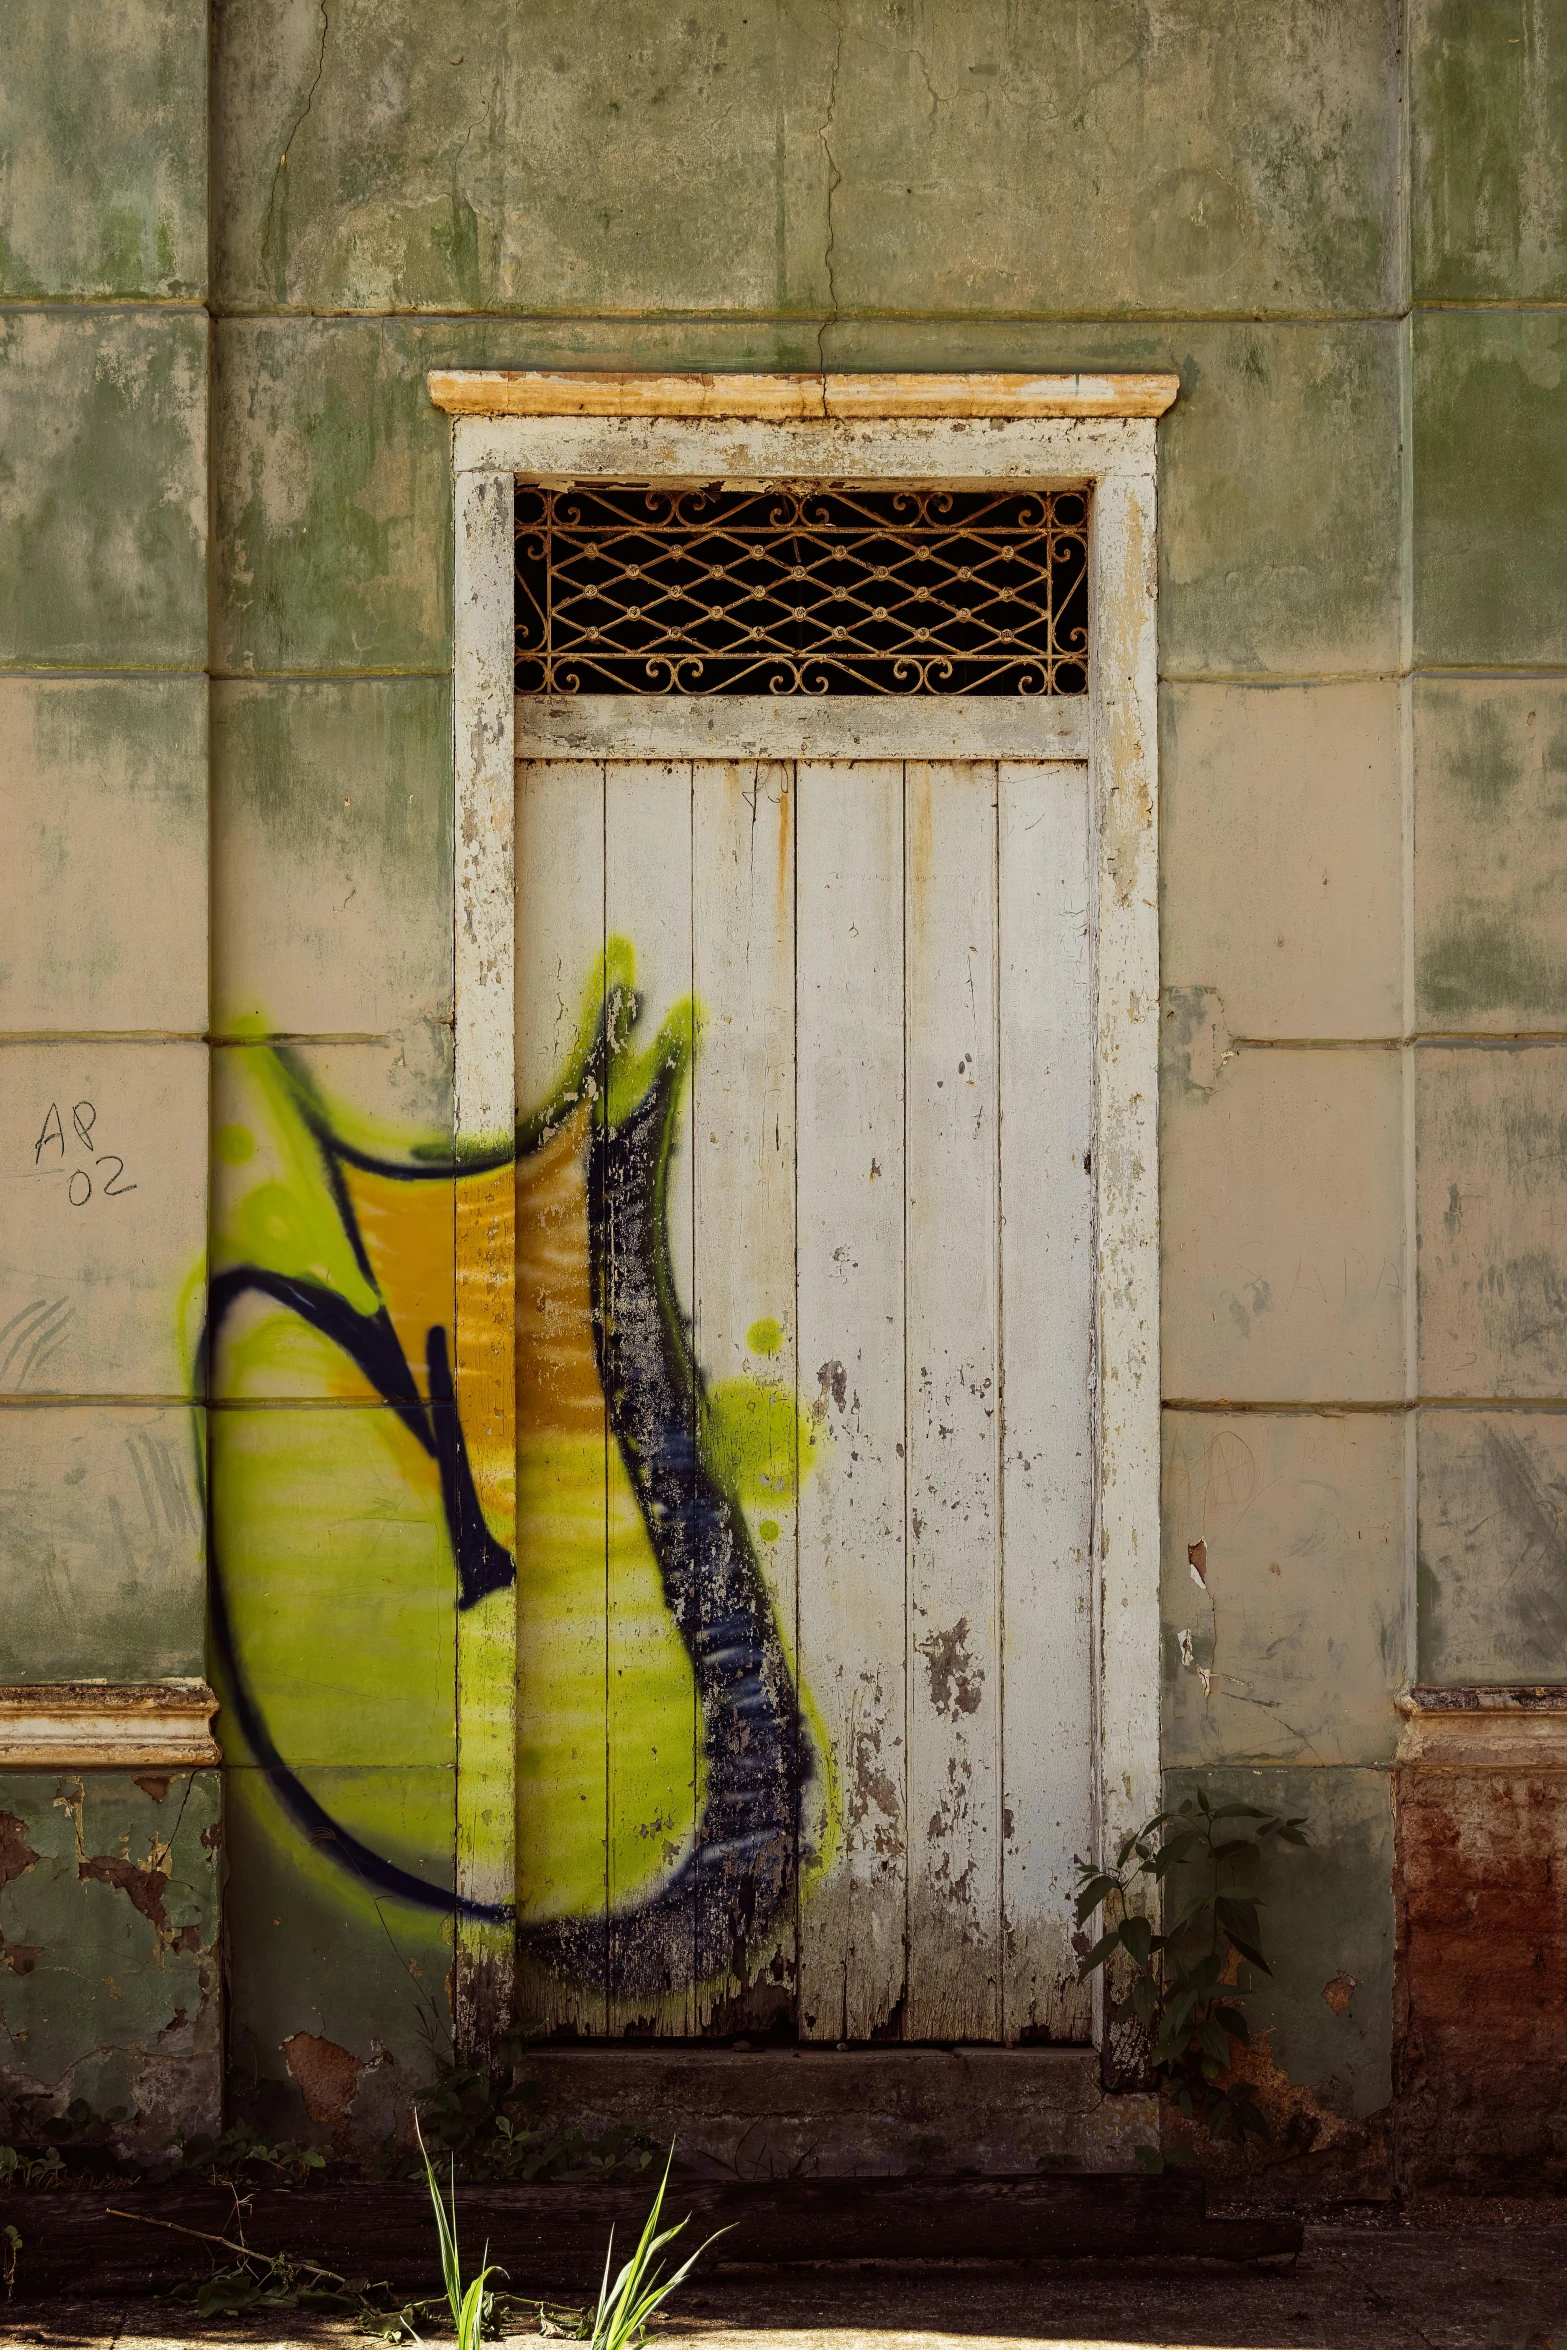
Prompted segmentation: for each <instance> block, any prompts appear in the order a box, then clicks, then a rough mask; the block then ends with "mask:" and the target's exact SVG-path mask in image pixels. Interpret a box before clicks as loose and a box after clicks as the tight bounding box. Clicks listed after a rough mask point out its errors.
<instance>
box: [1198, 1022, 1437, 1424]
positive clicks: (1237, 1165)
mask: <svg viewBox="0 0 1567 2350" xmlns="http://www.w3.org/2000/svg"><path fill="white" fill-rule="evenodd" d="M1180 1009H1181V1007H1180V1006H1179V1004H1175V1005H1171V1004H1169V1003H1167V1004H1166V1006H1165V1020H1164V1027H1165V1055H1164V1073H1163V1089H1162V1098H1161V1223H1162V1230H1163V1298H1162V1316H1163V1332H1164V1388H1165V1393H1166V1395H1167V1396H1170V1397H1175V1398H1181V1399H1186V1398H1192V1399H1199V1398H1200V1399H1204V1400H1207V1399H1212V1400H1215V1401H1219V1400H1235V1401H1240V1402H1257V1403H1263V1402H1274V1401H1278V1402H1283V1401H1303V1402H1312V1401H1318V1400H1320V1401H1341V1402H1366V1403H1371V1402H1392V1401H1395V1400H1397V1399H1398V1398H1399V1397H1400V1396H1401V1395H1402V1392H1403V1377H1404V1295H1403V1245H1404V1243H1403V1228H1404V1211H1403V1173H1402V1161H1403V1114H1402V1095H1401V1081H1400V1071H1399V1065H1398V1059H1397V1056H1396V1055H1395V1054H1393V1053H1388V1052H1379V1051H1376V1050H1365V1051H1354V1050H1349V1051H1339V1052H1333V1051H1298V1052H1296V1051H1285V1052H1270V1051H1265V1050H1256V1049H1244V1050H1241V1051H1240V1052H1238V1053H1236V1054H1234V1055H1233V1056H1232V1057H1230V1058H1227V1059H1221V1060H1220V1061H1218V1062H1217V1064H1215V1063H1214V1061H1213V1059H1212V1057H1211V1054H1209V1055H1207V1056H1206V1057H1205V1058H1200V1059H1196V1060H1194V1059H1193V1058H1192V1057H1191V1056H1190V1055H1189V1054H1183V1053H1182V1052H1181V1051H1180V1049H1179V1046H1178V1044H1177V1045H1175V1046H1173V1047H1172V1035H1175V1036H1178V1035H1179V1031H1180V1029H1181V1022H1180V1021H1179V1019H1178V1018H1176V1017H1175V1015H1176V1014H1177V1013H1178V1012H1179V1011H1180Z"/></svg>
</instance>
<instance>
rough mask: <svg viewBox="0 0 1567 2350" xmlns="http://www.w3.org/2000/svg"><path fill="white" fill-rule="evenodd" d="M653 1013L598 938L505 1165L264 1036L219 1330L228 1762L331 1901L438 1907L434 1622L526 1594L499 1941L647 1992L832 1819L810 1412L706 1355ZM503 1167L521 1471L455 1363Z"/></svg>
mask: <svg viewBox="0 0 1567 2350" xmlns="http://www.w3.org/2000/svg"><path fill="white" fill-rule="evenodd" d="M640 1011H641V1006H640V1003H639V999H638V995H637V990H636V986H635V960H634V955H633V951H632V949H631V947H630V946H629V945H628V944H627V943H626V942H624V941H621V940H614V941H611V942H610V944H609V945H608V947H607V949H606V951H605V954H604V956H603V960H602V965H601V967H600V968H599V969H598V970H597V971H596V972H595V973H594V974H593V977H592V980H591V983H590V984H589V985H588V987H587V989H586V992H585V997H584V1004H583V1011H582V1017H581V1021H580V1024H579V1027H578V1032H577V1036H576V1039H575V1042H574V1045H573V1047H572V1049H571V1051H570V1053H569V1055H568V1056H567V1061H566V1066H565V1067H563V1068H562V1069H561V1070H560V1071H559V1073H558V1076H557V1080H556V1082H555V1084H554V1085H553V1086H552V1088H551V1091H550V1094H549V1098H548V1099H547V1100H546V1101H544V1102H543V1103H541V1104H539V1105H537V1106H534V1107H532V1108H530V1109H529V1110H528V1111H527V1113H526V1114H525V1115H524V1116H523V1118H522V1119H521V1120H520V1122H519V1126H518V1130H517V1136H516V1146H515V1150H514V1151H508V1152H506V1153H504V1154H501V1153H497V1154H494V1155H493V1156H490V1157H488V1158H481V1157H471V1158H465V1159H463V1160H461V1161H460V1162H454V1160H453V1157H452V1154H451V1146H450V1140H449V1137H448V1138H437V1137H429V1136H424V1137H419V1136H415V1137H412V1138H410V1137H408V1136H406V1135H391V1134H388V1133H387V1132H386V1131H385V1130H384V1129H372V1128H371V1127H369V1126H368V1125H367V1124H366V1123H365V1122H364V1121H363V1120H361V1119H358V1118H356V1117H355V1116H354V1115H353V1114H352V1113H351V1112H350V1111H349V1110H348V1109H347V1108H346V1107H345V1106H344V1104H343V1103H342V1102H340V1101H338V1100H335V1099H331V1098H329V1096H328V1092H327V1089H326V1088H325V1087H324V1086H323V1084H322V1083H321V1082H320V1081H319V1079H318V1077H317V1076H316V1075H313V1074H312V1073H311V1071H309V1070H308V1069H307V1068H306V1067H305V1066H304V1065H303V1063H302V1062H301V1061H300V1060H299V1059H298V1058H297V1057H296V1056H294V1055H293V1054H291V1053H290V1052H289V1051H288V1050H286V1049H281V1048H276V1047H272V1046H267V1045H264V1044H259V1043H258V1044H255V1045H252V1046H250V1047H249V1048H248V1049H242V1050H236V1051H234V1052H232V1053H230V1054H227V1055H225V1062H226V1064H227V1065H228V1066H227V1069H226V1085H227V1089H228V1093H229V1096H230V1098H229V1100H228V1101H227V1102H226V1105H225V1113H224V1116H223V1118H222V1122H221V1123H220V1126H219V1130H218V1134H217V1137H216V1155H217V1159H218V1163H219V1180H218V1191H219V1201H220V1212H219V1224H218V1232H217V1235H216V1241H217V1245H216V1250H215V1268H214V1273H213V1278H212V1283H211V1290H210V1303H209V1310H208V1321H207V1327H206V1331H205V1334H204V1338H203V1348H204V1354H205V1359H206V1361H205V1367H206V1372H207V1376H208V1380H209V1383H210V1392H211V1393H212V1394H213V1395H214V1397H215V1398H216V1399H218V1401H219V1403H220V1406H221V1407H223V1408H220V1409H218V1410H217V1411H216V1412H214V1414H213V1415H212V1432H211V1439H210V1443H211V1471H210V1474H211V1482H212V1513H211V1517H212V1559H211V1591H212V1627H213V1645H214V1651H215V1659H214V1661H215V1668H216V1671H217V1673H218V1675H219V1678H220V1681H221V1684H222V1690H223V1695H224V1699H225V1704H226V1707H227V1709H228V1718H229V1720H230V1722H231V1724H232V1725H233V1727H234V1728H237V1730H238V1732H239V1733H240V1738H241V1740H242V1742H243V1747H244V1749H245V1750H246V1758H248V1759H249V1760H250V1761H251V1762H253V1763H254V1765H256V1766H257V1767H258V1768H259V1770H260V1772H261V1773H263V1774H264V1775H265V1778H266V1781H267V1783H268V1784H269V1786H270V1788H271V1790H272V1792H273V1794H274V1796H275V1797H276V1799H277V1802H278V1804H279V1805H280V1806H281V1808H282V1810H283V1812H284V1813H285V1814H286V1815H287V1817H288V1818H289V1820H290V1821H291V1822H292V1823H293V1827H294V1830H295V1832H296V1833H298V1834H302V1835H303V1836H304V1837H305V1838H306V1839H308V1840H309V1841H310V1843H311V1844H312V1845H314V1846H317V1847H319V1849H320V1850H321V1852H322V1853H323V1854H324V1855H325V1856H326V1858H327V1859H328V1860H329V1861H330V1862H332V1863H333V1864H335V1866H336V1868H337V1869H338V1870H339V1871H340V1872H341V1874H342V1877H343V1880H344V1882H345V1885H346V1884H347V1883H348V1882H349V1881H352V1882H353V1883H355V1884H356V1885H358V1886H360V1887H363V1888H365V1889H367V1890H368V1891H369V1892H371V1893H372V1894H373V1895H375V1896H376V1897H379V1898H386V1899H390V1900H392V1901H394V1902H402V1903H407V1904H411V1905H414V1906H415V1907H417V1908H421V1909H425V1910H439V1911H443V1912H451V1911H452V1910H453V1908H454V1906H456V1905H455V1904H454V1896H453V1891H452V1882H451V1873H450V1860H449V1836H450V1827H449V1821H450V1801H451V1797H450V1764H451V1759H452V1742H453V1728H454V1723H453V1713H454V1696H453V1691H454V1670H453V1655H454V1647H453V1643H454V1628H455V1617H456V1613H457V1612H458V1611H467V1610H474V1609H483V1608H485V1607H486V1606H493V1605H497V1604H498V1605H503V1606H509V1605H512V1604H515V1606H516V1609H517V1617H518V1631H517V1653H518V1694H517V1778H518V1839H517V1851H518V1885H517V1898H516V1903H515V1917H516V1922H517V1933H518V1940H519V1945H520V1947H521V1948H522V1949H523V1950H524V1951H525V1952H526V1953H527V1954H528V1955H529V1956H530V1957H532V1958H533V1959H535V1960H536V1961H537V1962H539V1963H540V1964H542V1965H544V1966H546V1967H548V1968H549V1969H550V1970H551V1971H552V1972H556V1973H558V1974H560V1975H562V1976H563V1977H566V1978H568V1979H570V1980H572V1981H575V1982H579V1983H582V1984H584V1985H594V1986H597V1985H603V1984H605V1983H610V1984H612V1985H614V1986H615V1987H616V1988H618V1989H619V1990H622V1991H624V1992H627V1993H631V1994H633V1995H640V1994H643V1993H648V1992H652V1991H656V1990H658V1989H661V1988H664V1987H667V1986H669V1985H671V1984H678V1983H680V1982H681V1981H682V1980H691V1979H692V1978H693V1977H694V1979H695V1980H697V1981H704V1980H708V1979H711V1978H712V1977H714V1976H715V1975H717V1974H718V1973H720V1972H721V1971H722V1970H723V1969H724V1968H725V1967H728V1966H732V1965H733V1964H734V1963H735V1961H736V1958H737V1954H738V1953H739V1952H740V1951H741V1950H743V1949H747V1948H750V1947H751V1946H752V1945H753V1944H754V1943H755V1942H756V1940H757V1939H758V1938H759V1937H761V1936H763V1935H764V1934H765V1933H766V1932H767V1930H768V1928H769V1927H770V1926H771V1925H773V1924H774V1922H775V1921H776V1920H777V1919H778V1918H779V1917H780V1915H781V1914H782V1913H784V1912H786V1911H787V1909H788V1906H789V1904H790V1903H791V1901H792V1899H793V1897H794V1890H795V1885H796V1879H797V1872H798V1871H799V1869H800V1868H801V1867H802V1866H803V1867H805V1868H807V1869H813V1870H819V1869H820V1868H821V1867H822V1866H823V1865H825V1863H826V1861H827V1859H828V1857H829V1854H828V1847H829V1845H830V1844H831V1842H832V1836H831V1820H832V1816H833V1812H834V1808H835V1807H834V1806H833V1803H832V1801H831V1793H830V1788H829V1786H828V1785H827V1768H826V1762H825V1757H824V1754H823V1749H822V1742H821V1740H820V1738H819V1736H818V1735H817V1734H816V1733H815V1731H814V1730H813V1728H812V1726H811V1715H810V1708H809V1703H808V1701H807V1700H805V1699H803V1698H802V1694H801V1692H800V1690H799V1688H798V1686H797V1680H796V1676H795V1673H794V1671H793V1666H792V1656H791V1653H790V1646H789V1639H788V1630H789V1628H788V1626H787V1625H785V1624H781V1623H780V1621H779V1615H778V1610H777V1608H776V1606H775V1604H774V1600H773V1598H772V1596H771V1594H770V1591H769V1586H768V1580H767V1576H766V1573H765V1570H764V1563H763V1561H764V1553H765V1550H766V1546H767V1544H768V1542H769V1540H770V1539H776V1537H777V1535H778V1532H779V1525H778V1517H777V1515H776V1514H769V1513H779V1514H781V1513H784V1512H786V1511H787V1509H788V1507H789V1505H790V1504H791V1502H792V1500H793V1498H794V1494H795V1491H796V1490H797V1487H798V1483H799V1480H800V1478H801V1476H802V1475H803V1474H806V1473H808V1472H809V1469H810V1466H811V1462H812V1458H813V1451H814V1444H813V1435H812V1429H811V1425H810V1423H809V1422H808V1421H803V1420H802V1419H801V1417H800V1415H799V1413H798V1410H797V1407H796V1402H795V1398H794V1395H793V1392H792V1389H790V1390H785V1389H784V1388H783V1387H781V1386H772V1385H769V1384H768V1383H767V1382H766V1381H765V1380H761V1379H753V1378H743V1379H732V1380H725V1381H721V1382H709V1381H708V1380H706V1379H705V1378H704V1376H703V1373H702V1369H701V1366H700V1364H699V1363H698V1361H697V1359H696V1352H695V1349H694V1346H693V1342H692V1331H691V1324H690V1321H689V1319H688V1316H687V1314H686V1312H685V1310H684V1307H683V1305H682V1302H681V1300H680V1298H679V1297H678V1295H677V1292H676V1281H675V1275H674V1271H673V1266H672V1258H671V1247H670V1232H669V1223H668V1219H669V1197H670V1181H669V1178H670V1168H671V1163H672V1159H673V1156H674V1153H675V1151H676V1149H677V1147H678V1136H679V1121H680V1118H681V1115H682V1105H683V1104H684V1103H685V1102H686V1100H687V1098H688V1085H689V1078H690V1072H691V1067H692V1062H693V1057H694V1055H695V1053H696V1051H697V1049H698V1034H699V1022H698V1017H697V1012H696V1007H695V1006H694V1004H692V1003H691V1002H689V1001H687V1002H685V1003H683V1004H680V1005H678V1006H676V1007H674V1008H673V1009H672V1010H671V1011H670V1012H669V1013H668V1015H667V1016H666V1018H665V1019H664V1020H663V1022H662V1024H661V1025H660V1027H659V1029H658V1031H657V1033H656V1035H654V1036H652V1037H651V1038H649V1039H646V1040H644V1039H643V1037H642V1036H641V1034H640V1030H639V1015H640ZM508 1185H510V1186H514V1192H515V1206H516V1231H517V1279H516V1299H517V1303H516V1332H515V1351H516V1366H517V1388H518V1438H517V1456H516V1462H515V1479H514V1477H513V1464H512V1463H511V1462H510V1461H502V1460H499V1459H494V1458H490V1457H487V1454H486V1448H485V1444H484V1442H483V1440H482V1437H476V1436H475V1434H474V1432H473V1431H472V1429H469V1428H465V1426H464V1421H463V1414H462V1410H461V1406H460V1401H459V1399H458V1398H457V1396H456V1395H455V1394H454V1385H453V1377H452V1335H451V1333H452V1321H453V1270H452V1268H453V1232H454V1225H455V1221H456V1218H457V1214H458V1210H459V1207H464V1208H472V1207H474V1206H475V1205H476V1204H478V1205H480V1206H482V1203H483V1198H484V1195H485V1194H486V1193H487V1192H491V1191H493V1192H495V1193H497V1194H499V1193H500V1192H501V1191H503V1189H504V1187H505V1186H508ZM754 1337H755V1342H756V1347H757V1351H758V1352H759V1353H762V1354H765V1353H766V1351H767V1348H768V1333H767V1330H766V1329H765V1328H764V1327H763V1326H762V1325H758V1326H757V1328H756V1331H755V1333H754ZM246 1405H250V1406H253V1407H254V1408H252V1409H244V1408H241V1407H243V1406H246ZM513 1592H515V1601H514V1602H513V1597H512V1594H513ZM443 1822H444V1823H445V1825H444V1832H443ZM475 1914H476V1915H479V1916H488V1917H490V1918H492V1919H494V1920H496V1922H501V1921H502V1919H503V1917H504V1916H507V1915H510V1914H511V1907H510V1905H508V1907H507V1910H506V1911H505V1912H501V1911H498V1910H484V1909H482V1908H479V1907H477V1905H475Z"/></svg>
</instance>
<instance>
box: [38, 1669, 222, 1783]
mask: <svg viewBox="0 0 1567 2350" xmlns="http://www.w3.org/2000/svg"><path fill="white" fill-rule="evenodd" d="M217 1708H218V1701H217V1698H216V1697H215V1696H214V1695H213V1692H212V1691H211V1690H210V1689H209V1688H208V1686H207V1684H206V1682H205V1681H148V1682H134V1683H129V1684H126V1683H115V1682H110V1681H35V1682H28V1683H23V1684H21V1685H20V1686H13V1687H0V1769H4V1770H13V1771H16V1770H25V1771H33V1770H53V1769H61V1770H76V1771H111V1770H140V1769H149V1770H188V1769H190V1768H191V1767H192V1766H193V1765H201V1764H209V1763H217V1762H221V1761H222V1760H223V1756H222V1753H221V1750H220V1749H219V1746H218V1743H217V1740H216V1739H215V1738H214V1737H213V1735H212V1717H213V1715H214V1714H215V1713H216V1712H217Z"/></svg>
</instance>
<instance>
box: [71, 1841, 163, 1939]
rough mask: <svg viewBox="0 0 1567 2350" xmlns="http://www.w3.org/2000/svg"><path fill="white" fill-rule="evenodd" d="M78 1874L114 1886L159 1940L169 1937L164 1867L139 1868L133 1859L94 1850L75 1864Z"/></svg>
mask: <svg viewBox="0 0 1567 2350" xmlns="http://www.w3.org/2000/svg"><path fill="white" fill-rule="evenodd" d="M76 1873H77V1875H78V1876H79V1877H91V1878H94V1879H96V1881H97V1882H98V1883H99V1884H100V1885H117V1886H118V1887H119V1889H120V1891H121V1892H122V1893H123V1894H124V1895H125V1896H126V1898H127V1900H128V1901H129V1902H130V1905H131V1907H132V1909H134V1910H139V1911H140V1913H141V1915H142V1916H143V1917H144V1918H145V1919H146V1920H147V1923H148V1924H149V1925H150V1926H151V1928H152V1930H153V1932H154V1933H155V1934H156V1935H157V1937H158V1940H159V1941H160V1942H166V1941H167V1940H168V1939H169V1913H168V1911H167V1909H166V1908H165V1907H164V1902H163V1896H164V1895H165V1893H167V1891H168V1889H169V1872H168V1870H167V1869H160V1868H150V1867H149V1868H142V1867H140V1866H138V1864H137V1863H136V1862H135V1861H133V1860H119V1859H116V1858H115V1857H113V1856H112V1855H110V1854H107V1853H94V1854H91V1855H89V1856H88V1857H87V1858H85V1859H83V1860H79V1861H78V1862H77V1864H76Z"/></svg>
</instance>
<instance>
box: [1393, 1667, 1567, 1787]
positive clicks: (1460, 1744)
mask: <svg viewBox="0 0 1567 2350" xmlns="http://www.w3.org/2000/svg"><path fill="white" fill-rule="evenodd" d="M1398 1710H1399V1712H1400V1713H1401V1714H1402V1715H1403V1717H1404V1733H1403V1736H1402V1737H1401V1738H1400V1740H1399V1745H1398V1755H1397V1768H1398V1769H1400V1770H1403V1769H1407V1768H1410V1767H1413V1768H1416V1769H1420V1770H1438V1771H1442V1770H1447V1771H1475V1770H1483V1771H1567V1685H1560V1684H1546V1683H1541V1684H1535V1685H1526V1684H1517V1685H1514V1686H1512V1687H1509V1688H1469V1689H1432V1688H1427V1687H1417V1688H1414V1689H1411V1690H1408V1691H1407V1692H1406V1693H1405V1695H1404V1696H1402V1697H1401V1698H1400V1699H1399V1701H1398Z"/></svg>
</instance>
